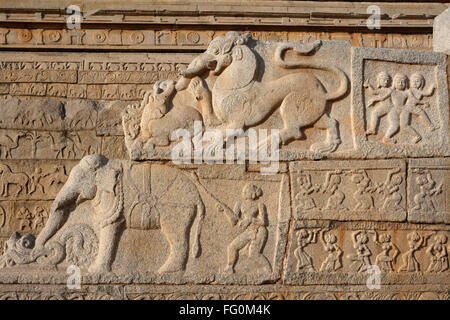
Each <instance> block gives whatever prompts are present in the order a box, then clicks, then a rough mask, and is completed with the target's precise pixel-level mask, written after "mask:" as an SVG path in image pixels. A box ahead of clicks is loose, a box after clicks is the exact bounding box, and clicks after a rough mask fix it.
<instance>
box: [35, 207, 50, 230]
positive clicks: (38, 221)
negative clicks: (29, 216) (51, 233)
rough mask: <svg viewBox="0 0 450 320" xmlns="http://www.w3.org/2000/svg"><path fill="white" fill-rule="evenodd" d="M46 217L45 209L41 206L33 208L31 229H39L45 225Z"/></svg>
mask: <svg viewBox="0 0 450 320" xmlns="http://www.w3.org/2000/svg"><path fill="white" fill-rule="evenodd" d="M46 218H48V214H47V211H46V210H45V209H44V208H42V207H41V206H37V207H36V208H35V209H34V215H33V230H38V229H41V228H43V227H44V226H45V220H46Z"/></svg>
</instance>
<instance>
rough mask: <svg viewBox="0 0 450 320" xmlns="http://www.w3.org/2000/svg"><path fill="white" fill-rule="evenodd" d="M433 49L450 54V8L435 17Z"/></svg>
mask: <svg viewBox="0 0 450 320" xmlns="http://www.w3.org/2000/svg"><path fill="white" fill-rule="evenodd" d="M433 50H434V51H438V52H444V53H446V54H450V8H447V10H445V11H444V12H442V13H441V14H440V15H438V16H437V17H436V18H434V22H433Z"/></svg>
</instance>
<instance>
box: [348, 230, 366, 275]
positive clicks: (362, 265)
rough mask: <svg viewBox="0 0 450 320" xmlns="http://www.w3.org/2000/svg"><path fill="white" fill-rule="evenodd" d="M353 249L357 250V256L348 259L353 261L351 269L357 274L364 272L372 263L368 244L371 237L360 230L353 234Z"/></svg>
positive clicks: (350, 256)
mask: <svg viewBox="0 0 450 320" xmlns="http://www.w3.org/2000/svg"><path fill="white" fill-rule="evenodd" d="M352 240H353V247H354V248H355V250H356V255H349V256H348V258H349V259H350V260H351V261H352V264H351V265H350V269H352V270H353V271H356V272H364V271H366V270H367V269H368V268H370V266H371V265H372V263H371V262H370V256H371V255H372V252H371V251H370V249H369V247H368V246H367V243H368V242H369V236H368V234H367V231H364V230H360V231H357V232H354V233H353V238H352Z"/></svg>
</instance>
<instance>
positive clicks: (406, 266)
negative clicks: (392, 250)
mask: <svg viewBox="0 0 450 320" xmlns="http://www.w3.org/2000/svg"><path fill="white" fill-rule="evenodd" d="M432 235H433V234H428V235H426V236H421V235H420V234H419V233H418V232H417V231H413V232H411V233H408V235H407V236H406V237H407V239H408V246H409V250H408V251H406V252H405V253H404V254H403V265H402V266H401V267H400V270H399V271H405V272H419V271H420V265H419V262H418V261H417V259H416V256H415V254H416V251H417V250H420V249H421V248H423V247H426V246H427V241H428V239H429V238H430V237H431V236H432Z"/></svg>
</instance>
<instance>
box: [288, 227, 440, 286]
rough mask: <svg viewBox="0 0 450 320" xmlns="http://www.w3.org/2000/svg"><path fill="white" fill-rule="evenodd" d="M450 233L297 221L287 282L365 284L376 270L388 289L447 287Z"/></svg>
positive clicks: (433, 230) (291, 237) (410, 228)
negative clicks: (400, 286)
mask: <svg viewBox="0 0 450 320" xmlns="http://www.w3.org/2000/svg"><path fill="white" fill-rule="evenodd" d="M448 236H449V228H448V226H445V225H438V226H420V225H404V224H389V225H387V224H383V223H369V222H353V223H350V222H347V223H342V222H330V221H323V222H318V221H302V220H295V221H294V223H293V224H292V229H291V232H290V240H289V241H290V244H289V247H288V260H287V266H286V269H285V282H286V283H295V284H318V283H323V284H331V283H335V284H341V283H343V282H345V283H352V284H364V283H366V281H367V273H368V272H369V273H370V272H371V271H370V269H372V268H373V266H374V265H375V266H377V267H378V268H379V270H380V271H381V277H382V278H381V282H382V283H383V284H394V283H395V284H408V283H409V282H410V281H411V279H412V278H414V282H415V283H416V284H431V283H435V284H439V283H447V279H448V267H449V265H448V253H447V249H446V245H447V239H448Z"/></svg>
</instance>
